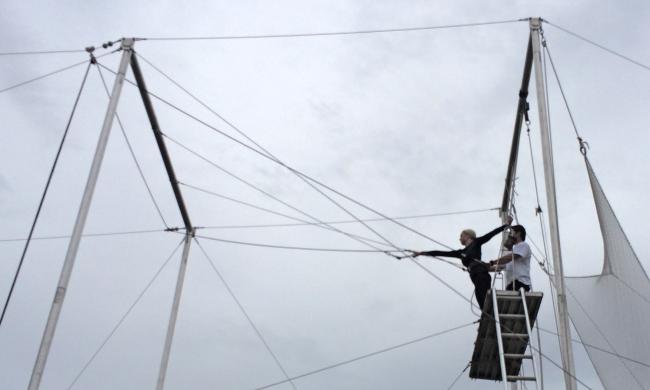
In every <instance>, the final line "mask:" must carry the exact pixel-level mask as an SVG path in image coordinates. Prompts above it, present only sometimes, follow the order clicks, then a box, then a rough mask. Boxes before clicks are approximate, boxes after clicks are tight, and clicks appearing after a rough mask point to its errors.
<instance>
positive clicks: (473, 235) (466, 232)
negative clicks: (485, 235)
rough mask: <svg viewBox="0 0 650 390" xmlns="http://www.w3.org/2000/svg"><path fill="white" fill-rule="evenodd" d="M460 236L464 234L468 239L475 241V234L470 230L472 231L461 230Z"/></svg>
mask: <svg viewBox="0 0 650 390" xmlns="http://www.w3.org/2000/svg"><path fill="white" fill-rule="evenodd" d="M460 234H466V235H468V236H469V238H471V239H472V240H475V239H476V232H475V231H474V230H472V229H465V230H463V231H462V232H460Z"/></svg>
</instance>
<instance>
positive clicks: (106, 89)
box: [97, 66, 169, 228]
mask: <svg viewBox="0 0 650 390" xmlns="http://www.w3.org/2000/svg"><path fill="white" fill-rule="evenodd" d="M97 72H98V73H99V77H100V78H101V79H102V84H103V85H104V90H105V91H106V95H107V96H108V98H109V99H110V98H111V93H110V91H109V90H108V85H107V84H106V80H105V79H104V74H103V73H102V69H101V68H100V67H99V66H98V67H97ZM115 119H117V124H118V125H119V128H120V131H121V133H122V136H123V137H124V141H125V142H126V146H127V147H128V149H129V153H130V154H131V158H132V159H133V162H134V163H135V166H136V168H137V169H138V173H139V174H140V178H141V179H142V182H143V183H144V186H145V187H146V188H147V192H148V193H149V198H151V201H152V202H153V205H154V207H155V208H156V211H157V212H158V215H159V216H160V219H161V220H162V223H163V225H165V227H166V228H169V225H168V224H167V221H165V217H164V216H163V214H162V211H160V206H158V202H156V198H155V197H154V196H153V192H152V191H151V187H150V186H149V183H148V182H147V179H146V178H145V176H144V172H142V167H141V166H140V163H139V162H138V159H137V157H136V156H135V152H134V151H133V147H132V146H131V142H130V141H129V137H128V136H127V135H126V130H125V129H124V125H123V124H122V119H120V116H119V114H118V113H117V112H115Z"/></svg>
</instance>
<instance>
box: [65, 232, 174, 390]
mask: <svg viewBox="0 0 650 390" xmlns="http://www.w3.org/2000/svg"><path fill="white" fill-rule="evenodd" d="M183 241H184V239H183V240H181V241H180V242H179V243H178V245H176V248H174V250H173V251H172V253H171V254H170V255H169V257H167V259H166V260H165V261H164V262H163V263H162V265H161V266H160V267H159V268H158V271H156V273H155V274H154V275H153V277H152V278H151V279H150V280H149V282H148V283H147V284H146V286H145V287H144V288H143V289H142V291H140V293H139V294H138V296H137V297H136V298H135V301H133V303H132V304H131V306H129V308H128V309H127V310H126V312H125V313H124V314H123V315H122V317H120V319H119V321H117V323H116V324H115V326H113V329H111V331H110V332H109V333H108V335H107V336H106V337H105V338H104V340H103V341H102V342H101V344H100V345H99V347H98V348H97V349H96V350H95V352H94V353H93V354H92V355H91V356H90V358H89V359H88V360H87V361H86V363H85V364H84V365H83V367H82V368H81V370H80V371H79V372H78V373H77V375H76V376H75V377H74V379H73V380H72V382H71V383H70V385H68V387H67V390H70V389H72V387H74V385H75V384H76V383H77V381H79V379H80V378H81V376H82V375H83V374H84V372H86V370H87V369H88V367H90V365H91V364H92V362H93V361H94V360H95V358H96V357H97V356H98V355H99V353H100V352H101V351H102V350H103V349H104V347H105V346H106V344H107V343H108V342H109V340H110V339H111V338H112V337H113V335H115V332H117V330H118V329H119V327H120V326H122V323H124V320H126V317H128V316H129V314H131V312H132V311H133V308H135V306H136V305H137V304H138V302H140V300H141V299H142V297H143V296H144V294H145V293H146V292H147V290H149V288H150V287H151V285H152V284H153V282H154V281H155V280H156V279H157V278H158V276H159V275H160V273H161V272H162V271H163V269H164V268H165V267H166V266H167V264H169V262H170V261H171V259H172V258H173V257H174V255H175V254H176V252H178V249H179V248H180V247H181V244H182V243H183Z"/></svg>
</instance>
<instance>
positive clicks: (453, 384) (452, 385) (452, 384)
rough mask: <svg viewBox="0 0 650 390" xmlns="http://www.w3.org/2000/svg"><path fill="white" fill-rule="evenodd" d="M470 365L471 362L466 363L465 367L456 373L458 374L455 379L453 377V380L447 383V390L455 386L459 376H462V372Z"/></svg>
mask: <svg viewBox="0 0 650 390" xmlns="http://www.w3.org/2000/svg"><path fill="white" fill-rule="evenodd" d="M471 366H472V362H469V363H467V365H466V366H465V368H463V369H462V370H461V371H460V373H459V374H458V376H457V377H456V379H454V381H453V382H451V385H449V387H447V390H451V389H452V388H453V387H454V386H456V382H458V380H459V379H460V377H461V376H463V374H464V373H465V371H467V369H468V368H470V367H471Z"/></svg>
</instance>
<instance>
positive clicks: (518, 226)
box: [510, 225, 526, 241]
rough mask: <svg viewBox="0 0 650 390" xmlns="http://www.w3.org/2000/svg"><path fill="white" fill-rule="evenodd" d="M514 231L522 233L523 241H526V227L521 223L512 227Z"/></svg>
mask: <svg viewBox="0 0 650 390" xmlns="http://www.w3.org/2000/svg"><path fill="white" fill-rule="evenodd" d="M510 229H512V231H513V232H518V233H519V235H521V241H526V228H524V227H523V226H521V225H515V226H513V227H511V228H510Z"/></svg>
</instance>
